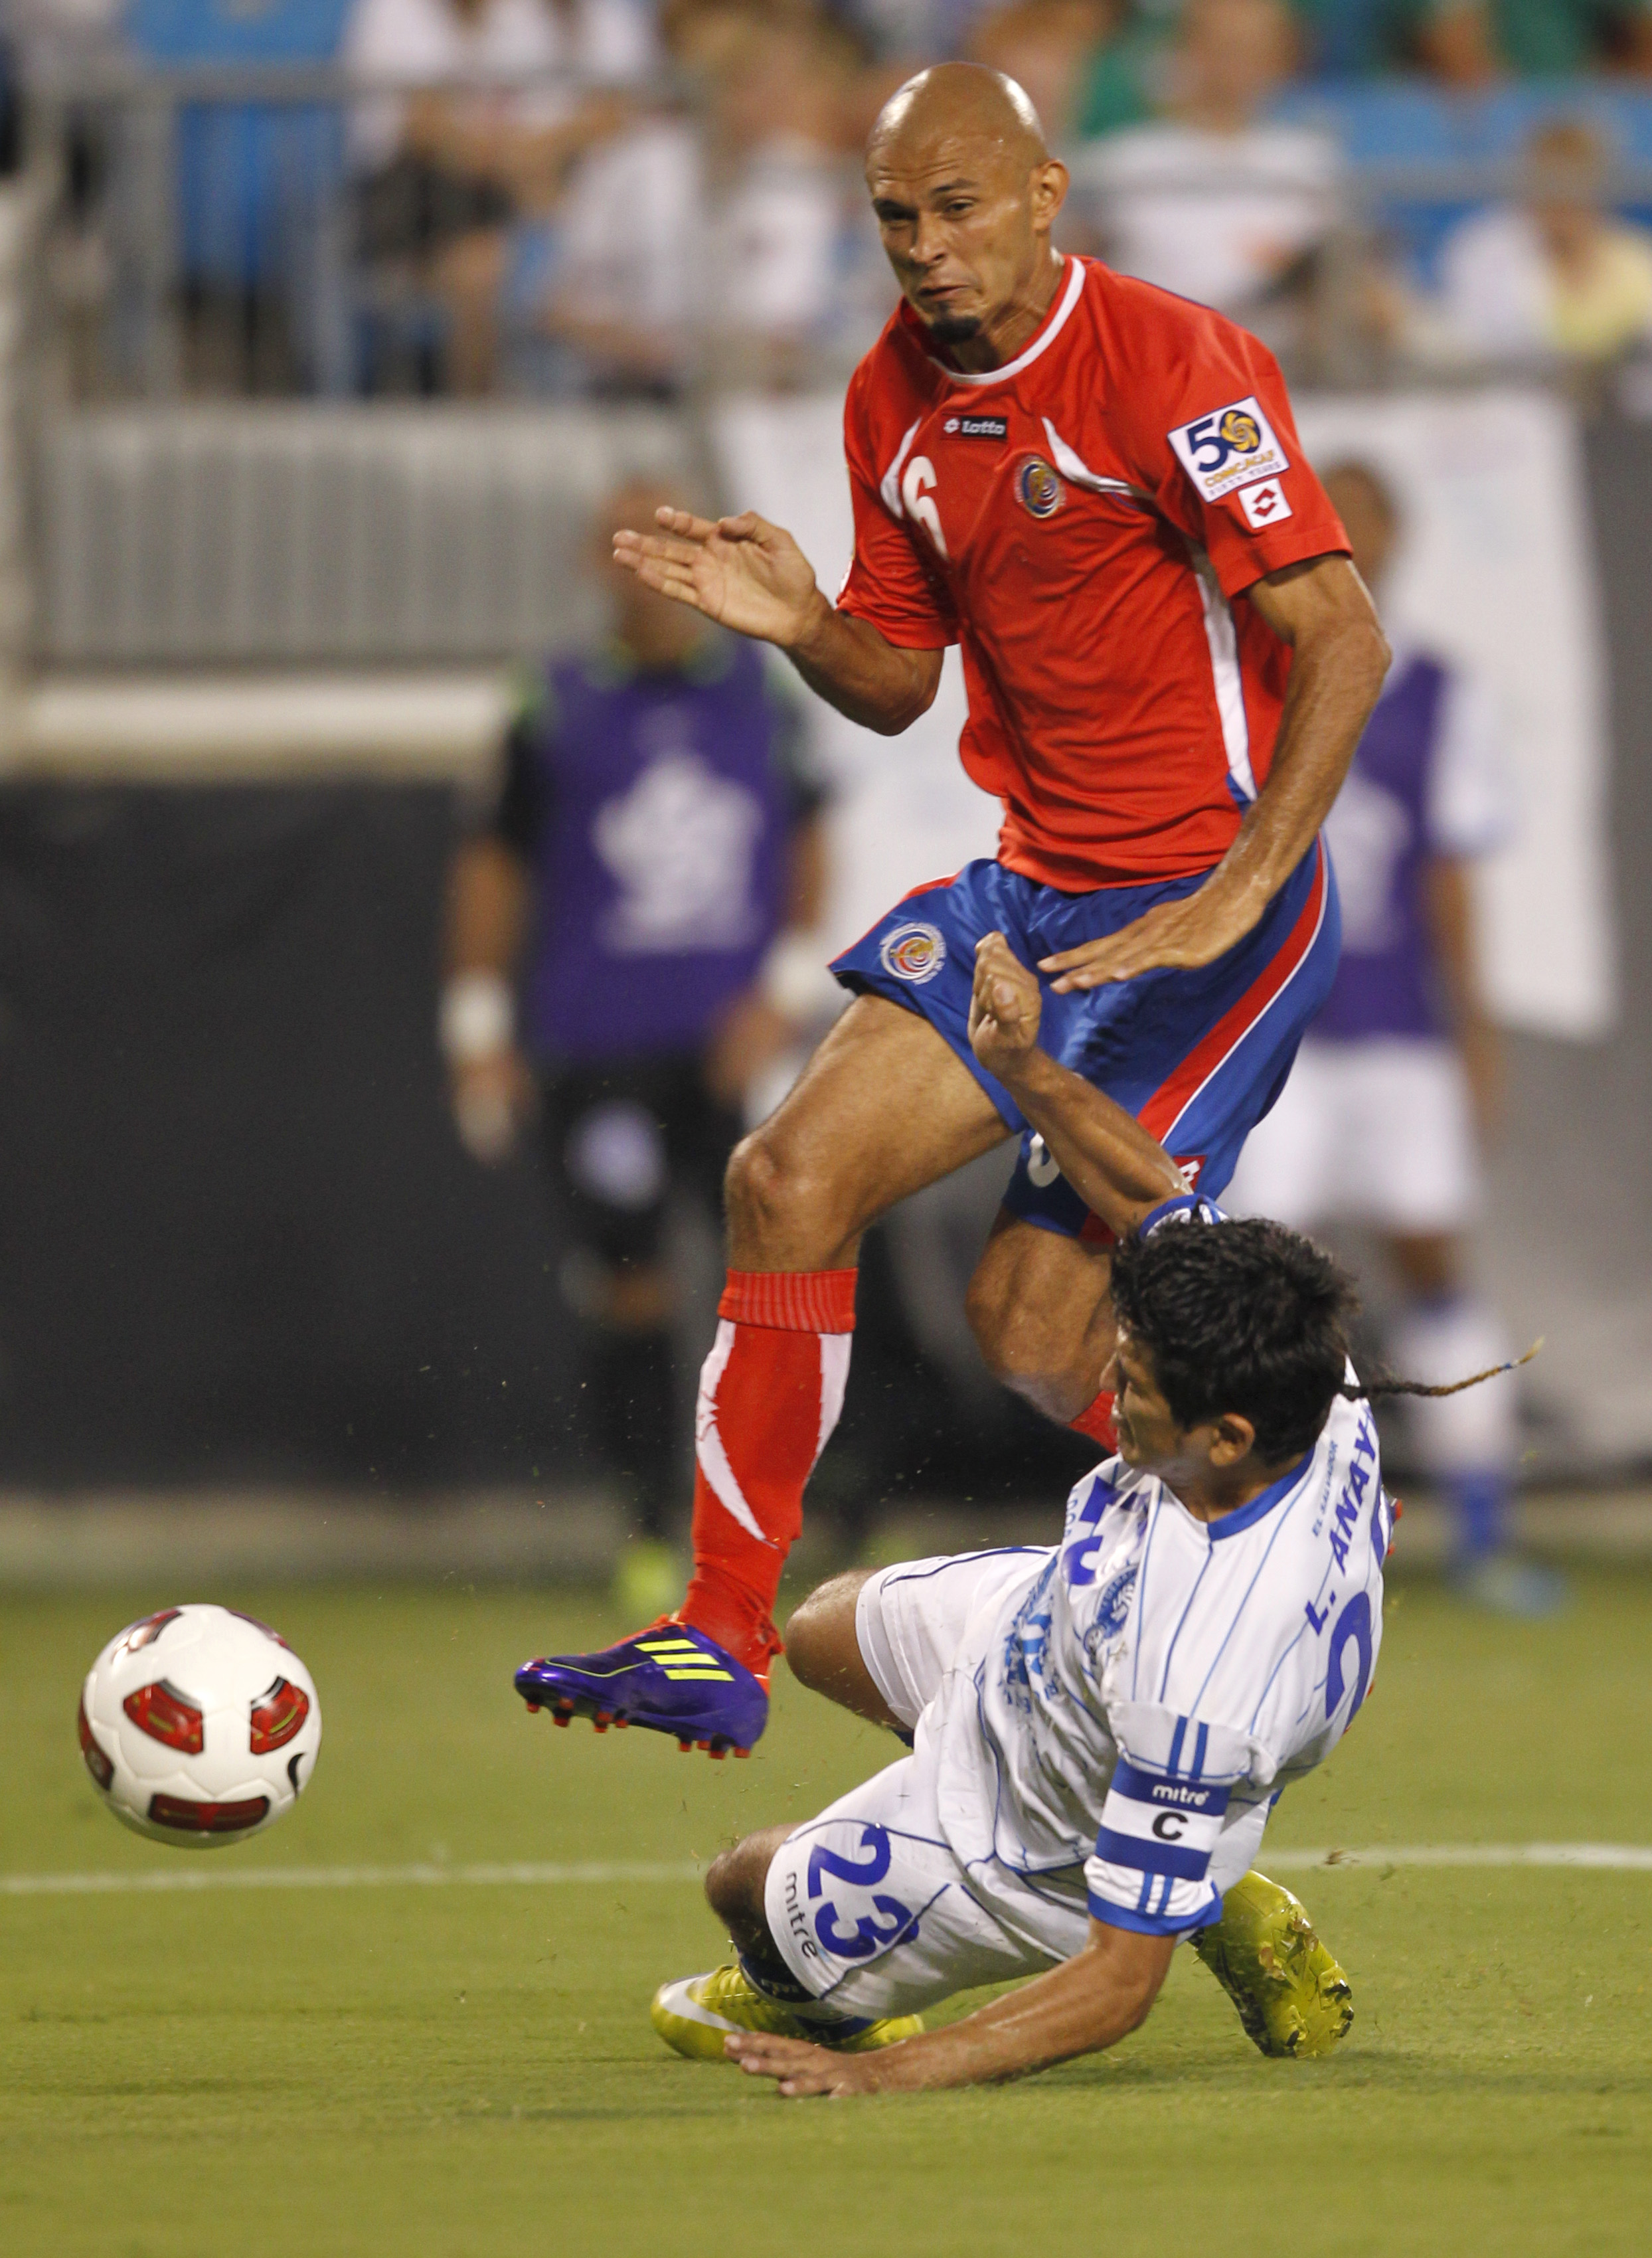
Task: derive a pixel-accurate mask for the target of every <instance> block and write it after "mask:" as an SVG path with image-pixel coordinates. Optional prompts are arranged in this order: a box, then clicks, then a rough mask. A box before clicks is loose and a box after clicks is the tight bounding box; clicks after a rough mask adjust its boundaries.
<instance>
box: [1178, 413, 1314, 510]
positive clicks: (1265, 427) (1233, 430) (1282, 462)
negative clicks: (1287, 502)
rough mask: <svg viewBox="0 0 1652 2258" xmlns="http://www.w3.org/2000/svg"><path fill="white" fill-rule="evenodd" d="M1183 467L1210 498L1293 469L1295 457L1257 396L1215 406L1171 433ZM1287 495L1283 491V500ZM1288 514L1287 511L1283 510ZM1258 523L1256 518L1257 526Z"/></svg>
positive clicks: (1213, 498) (1210, 499)
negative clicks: (1291, 456)
mask: <svg viewBox="0 0 1652 2258" xmlns="http://www.w3.org/2000/svg"><path fill="white" fill-rule="evenodd" d="M1170 444H1171V445H1172V446H1173V448H1174V449H1175V451H1176V454H1177V457H1178V458H1179V460H1180V461H1181V466H1182V468H1183V470H1185V471H1186V472H1187V473H1188V477H1189V478H1190V479H1192V480H1193V482H1194V484H1195V486H1196V487H1197V488H1198V489H1199V493H1200V494H1201V496H1202V499H1203V500H1204V501H1221V499H1222V497H1223V494H1230V493H1236V492H1237V490H1238V488H1239V487H1241V486H1254V485H1256V484H1257V483H1258V481H1259V480H1261V479H1277V478H1278V477H1279V475H1280V472H1282V471H1288V470H1289V468H1290V466H1291V465H1290V458H1289V457H1288V456H1287V453H1286V451H1285V450H1284V448H1283V447H1281V446H1280V443H1279V441H1278V440H1277V439H1276V438H1275V437H1274V436H1273V425H1272V424H1271V423H1270V422H1268V420H1267V417H1266V414H1265V413H1264V412H1263V408H1262V403H1261V401H1259V400H1258V399H1257V397H1256V396H1255V394H1250V395H1248V396H1247V397H1246V398H1245V399H1244V400H1235V401H1230V403H1229V405H1228V406H1227V407H1226V408H1213V409H1212V410H1211V412H1210V414H1209V415H1201V416H1198V417H1196V418H1195V421H1194V422H1191V423H1182V424H1180V425H1178V427H1177V428H1176V430H1173V432H1171V434H1170ZM1283 499H1284V497H1283V496H1282V495H1281V496H1280V500H1281V501H1283ZM1280 515H1284V516H1287V517H1288V516H1289V515H1290V512H1289V510H1288V509H1286V510H1284V511H1282V512H1280ZM1251 522H1252V524H1255V523H1256V522H1258V521H1257V520H1255V519H1252V520H1251Z"/></svg>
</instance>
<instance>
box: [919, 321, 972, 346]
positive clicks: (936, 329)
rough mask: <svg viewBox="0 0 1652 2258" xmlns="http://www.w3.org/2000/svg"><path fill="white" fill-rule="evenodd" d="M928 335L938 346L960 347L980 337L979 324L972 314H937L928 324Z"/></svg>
mask: <svg viewBox="0 0 1652 2258" xmlns="http://www.w3.org/2000/svg"><path fill="white" fill-rule="evenodd" d="M929 334H930V336H931V337H933V338H934V339H935V340H936V341H937V343H938V344H943V345H961V344H963V343H964V342H965V341H966V339H968V338H969V337H979V336H980V335H981V323H980V320H979V319H978V317H977V316H975V315H974V314H939V315H937V316H936V317H935V319H934V320H933V321H932V323H930V325H929Z"/></svg>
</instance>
